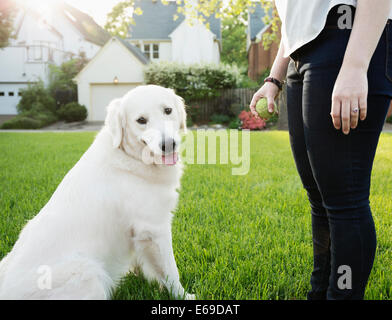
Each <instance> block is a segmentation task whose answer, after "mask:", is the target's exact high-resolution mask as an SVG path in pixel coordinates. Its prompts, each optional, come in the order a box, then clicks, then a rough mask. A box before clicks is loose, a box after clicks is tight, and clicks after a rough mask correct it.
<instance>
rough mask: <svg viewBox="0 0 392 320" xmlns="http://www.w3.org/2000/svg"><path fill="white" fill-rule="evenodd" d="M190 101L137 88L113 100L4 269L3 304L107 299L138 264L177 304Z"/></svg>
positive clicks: (0, 274)
mask: <svg viewBox="0 0 392 320" xmlns="http://www.w3.org/2000/svg"><path fill="white" fill-rule="evenodd" d="M180 129H184V130H185V129H186V114H185V109H184V103H183V99H182V98H180V97H179V96H177V95H176V94H175V93H174V91H173V90H171V89H166V88H163V87H159V86H154V85H148V86H140V87H137V88H135V89H133V90H131V91H130V92H128V93H127V94H126V95H125V96H124V97H123V98H121V99H116V100H114V101H112V102H111V104H110V105H109V107H108V114H107V117H106V120H105V126H104V127H103V129H102V130H101V131H100V132H99V134H98V135H97V137H96V139H95V141H94V142H93V144H92V145H91V146H90V148H89V149H88V150H87V151H86V153H85V154H84V155H83V156H82V158H81V159H80V160H79V162H78V163H77V164H76V165H75V166H74V167H73V168H72V169H71V170H70V171H69V172H68V174H67V175H66V176H65V178H64V179H63V181H62V182H61V183H60V185H59V186H58V188H57V190H56V191H55V192H54V194H53V196H52V197H51V199H50V200H49V202H48V203H47V204H46V205H45V207H44V208H43V209H42V210H41V211H40V212H39V214H38V215H37V216H35V218H34V219H32V220H31V221H29V222H28V223H27V225H26V226H25V227H24V229H23V231H22V232H21V234H20V236H19V239H18V241H17V242H16V243H15V246H14V248H13V249H12V251H11V252H10V253H9V254H8V255H7V256H6V257H5V258H4V259H3V260H2V261H1V263H0V298H1V299H108V298H110V297H111V292H112V290H113V289H114V288H115V286H116V284H117V283H118V281H119V280H120V279H121V278H122V277H123V276H124V275H126V274H127V273H128V272H129V271H132V270H135V268H140V269H141V270H142V271H143V274H144V275H145V276H146V277H147V279H149V280H157V281H158V282H159V283H160V284H161V285H164V286H166V287H167V288H168V289H169V290H170V291H171V292H172V293H173V294H174V295H175V296H177V297H179V298H182V297H183V298H186V299H193V298H194V296H193V295H190V294H187V293H185V291H184V289H183V287H182V285H181V283H180V279H179V274H178V270H177V266H176V262H175V259H174V255H173V249H172V237H171V219H172V214H171V212H172V211H173V210H174V209H175V207H176V204H177V198H178V195H177V192H176V189H177V188H178V187H179V184H180V177H181V173H182V167H181V164H180V163H177V160H178V157H177V155H178V148H179V144H180V136H179V131H180Z"/></svg>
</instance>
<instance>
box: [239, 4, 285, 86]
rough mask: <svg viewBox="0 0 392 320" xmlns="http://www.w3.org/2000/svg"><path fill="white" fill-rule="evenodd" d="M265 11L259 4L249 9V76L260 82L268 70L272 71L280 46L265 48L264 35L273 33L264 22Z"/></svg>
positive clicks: (273, 44) (247, 41)
mask: <svg viewBox="0 0 392 320" xmlns="http://www.w3.org/2000/svg"><path fill="white" fill-rule="evenodd" d="M264 17H265V11H264V9H263V8H262V7H261V4H260V2H257V3H256V4H255V6H254V7H252V8H251V9H249V14H248V28H247V39H246V49H247V53H248V76H249V78H250V79H252V80H256V81H257V80H260V79H259V78H260V76H261V75H262V74H263V73H264V71H265V70H266V69H270V68H271V67H272V64H273V63H274V60H275V57H276V54H277V53H278V50H279V44H278V43H276V42H273V43H272V44H271V46H270V48H268V49H267V50H266V49H265V48H264V47H263V41H262V40H263V34H264V33H265V32H267V31H271V26H270V25H266V24H265V23H264V21H263V18H264Z"/></svg>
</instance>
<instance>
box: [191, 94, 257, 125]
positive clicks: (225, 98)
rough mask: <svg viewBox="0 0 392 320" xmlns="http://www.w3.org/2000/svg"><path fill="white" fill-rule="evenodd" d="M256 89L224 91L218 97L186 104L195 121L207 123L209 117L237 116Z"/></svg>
mask: <svg viewBox="0 0 392 320" xmlns="http://www.w3.org/2000/svg"><path fill="white" fill-rule="evenodd" d="M257 90H258V88H254V89H250V88H236V89H225V90H222V91H221V92H220V96H218V97H215V98H208V99H203V100H197V101H191V102H187V104H188V106H189V108H190V109H191V110H190V112H192V113H193V112H194V113H196V119H197V121H200V122H207V121H209V119H210V117H211V115H213V114H214V113H217V114H227V115H237V114H239V113H240V112H241V110H243V109H246V108H247V107H248V106H249V104H250V102H251V100H252V97H253V95H254V93H255V92H256V91H257Z"/></svg>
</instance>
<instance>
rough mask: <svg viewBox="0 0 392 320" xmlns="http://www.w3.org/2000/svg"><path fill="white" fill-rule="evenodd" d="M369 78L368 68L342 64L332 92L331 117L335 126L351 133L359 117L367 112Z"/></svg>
mask: <svg viewBox="0 0 392 320" xmlns="http://www.w3.org/2000/svg"><path fill="white" fill-rule="evenodd" d="M367 95H368V79H367V71H366V69H361V68H355V67H352V66H345V65H343V66H342V69H341V70H340V72H339V75H338V78H337V79H336V82H335V87H334V90H333V93H332V108H331V117H332V122H333V125H334V127H335V128H336V129H337V130H340V129H342V131H343V133H344V134H349V132H350V128H351V129H355V128H356V127H357V125H358V119H360V120H365V118H366V114H367Z"/></svg>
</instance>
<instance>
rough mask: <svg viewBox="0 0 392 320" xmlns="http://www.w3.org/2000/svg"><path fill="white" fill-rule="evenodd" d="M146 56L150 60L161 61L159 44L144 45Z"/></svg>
mask: <svg viewBox="0 0 392 320" xmlns="http://www.w3.org/2000/svg"><path fill="white" fill-rule="evenodd" d="M144 54H145V56H146V57H147V58H149V59H151V58H152V59H159V44H158V43H149V44H145V45H144Z"/></svg>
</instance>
